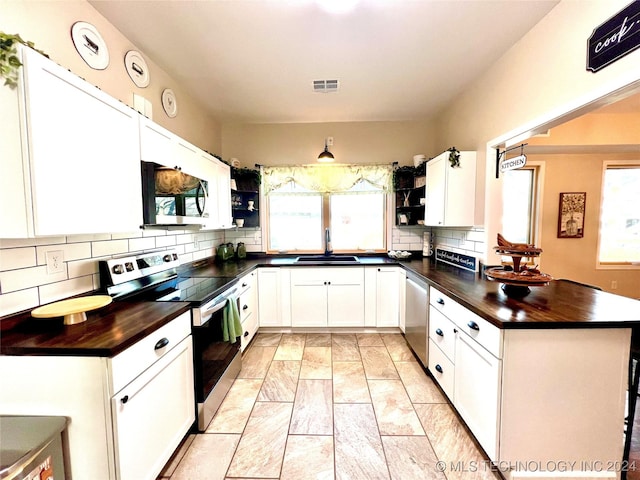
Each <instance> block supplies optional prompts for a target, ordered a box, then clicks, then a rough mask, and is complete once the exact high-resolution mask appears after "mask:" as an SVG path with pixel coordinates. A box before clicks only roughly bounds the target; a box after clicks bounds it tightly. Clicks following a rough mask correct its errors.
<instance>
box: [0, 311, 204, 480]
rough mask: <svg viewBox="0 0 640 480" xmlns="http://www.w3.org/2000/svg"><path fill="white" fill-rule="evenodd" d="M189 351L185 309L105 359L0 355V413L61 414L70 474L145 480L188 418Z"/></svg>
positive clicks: (182, 431) (181, 435) (153, 474)
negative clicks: (0, 373)
mask: <svg viewBox="0 0 640 480" xmlns="http://www.w3.org/2000/svg"><path fill="white" fill-rule="evenodd" d="M192 352H193V348H192V340H191V314H190V313H189V312H187V313H184V314H182V315H180V316H178V317H177V318H175V319H174V320H172V321H171V322H169V323H168V324H166V325H164V326H163V327H161V328H159V329H158V330H156V331H155V332H153V333H151V334H149V335H148V336H147V337H145V338H143V339H142V340H140V341H139V342H137V343H135V344H133V345H132V346H130V347H129V348H127V349H126V350H124V351H123V352H121V353H119V354H118V355H116V356H115V357H112V358H107V357H86V356H11V355H0V371H1V372H2V383H3V385H11V388H0V412H1V413H2V414H12V415H61V416H65V417H68V418H69V419H70V422H69V425H68V427H67V439H68V446H69V476H70V477H71V478H78V479H84V478H91V479H100V480H103V479H105V480H144V479H149V480H152V479H155V478H157V476H158V474H159V473H160V471H161V470H162V468H163V467H164V465H165V464H166V463H167V461H168V460H169V458H170V457H171V455H172V454H173V452H174V451H175V449H176V448H177V447H178V445H179V444H180V442H181V441H182V439H183V438H184V435H185V434H186V433H187V432H188V430H189V428H190V427H191V425H192V424H193V422H194V420H195V400H194V384H193V378H194V377H193V353H192ZM34 385H36V386H37V388H34Z"/></svg>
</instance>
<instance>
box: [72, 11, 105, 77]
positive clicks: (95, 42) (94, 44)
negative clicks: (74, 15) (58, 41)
mask: <svg viewBox="0 0 640 480" xmlns="http://www.w3.org/2000/svg"><path fill="white" fill-rule="evenodd" d="M71 40H73V45H74V46H75V47H76V50H77V51H78V53H79V54H80V56H81V57H82V59H83V60H84V61H85V62H87V65H89V66H90V67H91V68H94V69H96V70H104V69H105V68H107V66H108V65H109V50H107V44H106V43H105V42H104V40H103V38H102V36H101V35H100V33H99V32H98V30H96V27H94V26H93V25H91V24H90V23H87V22H76V23H74V24H73V26H72V27H71Z"/></svg>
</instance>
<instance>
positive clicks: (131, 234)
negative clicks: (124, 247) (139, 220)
mask: <svg viewBox="0 0 640 480" xmlns="http://www.w3.org/2000/svg"><path fill="white" fill-rule="evenodd" d="M139 237H142V230H138V231H136V232H122V233H112V234H111V240H120V239H122V238H139Z"/></svg>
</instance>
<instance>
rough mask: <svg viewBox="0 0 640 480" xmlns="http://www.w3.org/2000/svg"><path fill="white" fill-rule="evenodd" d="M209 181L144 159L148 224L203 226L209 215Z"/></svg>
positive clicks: (143, 198) (144, 208)
mask: <svg viewBox="0 0 640 480" xmlns="http://www.w3.org/2000/svg"><path fill="white" fill-rule="evenodd" d="M208 199H209V193H208V183H207V181H206V180H203V179H201V178H198V177H194V176H193V175H190V174H188V173H186V172H183V171H182V169H180V168H170V167H165V166H162V165H158V164H157V163H153V162H142V205H143V207H142V208H143V218H144V224H145V225H148V226H153V225H184V226H192V227H193V226H196V227H197V226H199V227H202V226H203V225H204V224H205V223H206V219H207V218H208V217H209V214H208V213H207V200H208Z"/></svg>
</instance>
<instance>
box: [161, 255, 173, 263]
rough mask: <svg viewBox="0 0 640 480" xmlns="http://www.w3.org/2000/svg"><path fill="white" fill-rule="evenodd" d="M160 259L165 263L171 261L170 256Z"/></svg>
mask: <svg viewBox="0 0 640 480" xmlns="http://www.w3.org/2000/svg"><path fill="white" fill-rule="evenodd" d="M162 259H163V260H164V261H165V262H170V261H171V255H165V256H164V257H162Z"/></svg>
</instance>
